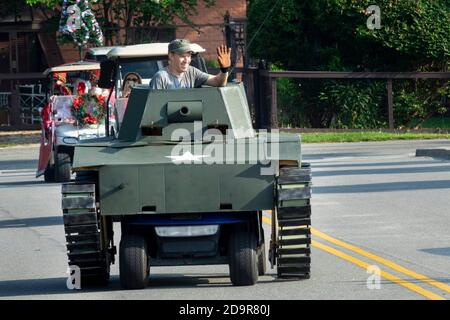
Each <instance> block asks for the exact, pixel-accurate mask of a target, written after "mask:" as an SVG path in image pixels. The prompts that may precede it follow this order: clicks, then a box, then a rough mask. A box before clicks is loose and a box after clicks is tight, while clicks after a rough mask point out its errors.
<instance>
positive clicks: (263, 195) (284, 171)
mask: <svg viewBox="0 0 450 320" xmlns="http://www.w3.org/2000/svg"><path fill="white" fill-rule="evenodd" d="M102 67H103V65H102ZM111 70H114V68H111V64H110V65H109V67H108V68H107V70H106V69H105V71H104V70H103V69H102V77H107V78H108V77H109V78H111V77H112V75H106V73H107V72H110V73H111V74H113V73H114V71H111ZM111 83H115V81H111ZM114 85H115V86H116V85H117V84H116V83H115V84H114ZM116 98H117V99H120V97H116ZM119 118H120V117H119ZM117 120H118V121H116V122H115V125H116V127H117V128H116V129H115V130H114V132H113V133H110V134H109V135H108V136H107V137H104V138H98V139H92V140H85V141H81V142H80V143H78V144H77V145H76V146H75V151H74V161H73V170H74V171H75V172H76V180H75V181H72V182H70V183H65V184H63V185H62V208H63V217H64V227H65V234H66V240H67V249H68V258H69V265H70V266H77V267H78V268H79V270H80V272H81V280H82V283H87V282H89V281H91V280H93V281H96V282H100V283H107V282H108V279H109V273H110V271H109V270H110V265H111V264H112V263H114V262H115V255H116V251H117V250H116V246H115V244H114V237H113V235H114V232H113V231H114V228H113V226H114V222H120V226H121V240H120V245H119V269H120V282H121V285H122V287H123V288H126V289H140V288H144V287H145V286H146V285H147V283H148V281H149V274H150V270H151V268H153V267H162V266H180V265H213V264H226V265H229V270H230V278H231V282H232V283H233V285H237V286H242V285H254V284H255V283H256V282H257V279H258V276H259V275H263V274H264V273H265V272H266V262H267V260H269V261H270V263H271V265H272V267H275V266H276V267H277V274H278V276H280V277H299V278H308V277H309V274H310V262H311V260H310V244H311V231H310V224H311V220H310V216H311V206H310V198H311V172H310V167H309V165H308V164H305V163H303V162H302V159H301V143H300V137H299V136H298V135H283V134H279V135H278V134H274V133H273V132H270V133H267V132H258V131H256V130H254V129H253V127H252V122H251V117H250V112H249V108H248V104H247V99H246V94H245V90H244V86H243V84H242V83H231V84H228V85H227V86H226V87H220V88H215V87H202V88H195V89H183V90H152V89H150V88H149V87H148V86H146V85H137V86H134V87H133V89H132V90H131V94H130V95H129V97H128V98H127V101H126V108H125V111H124V112H123V117H122V118H121V119H117ZM264 210H271V211H267V212H266V213H265V214H263V211H264ZM267 213H268V214H271V215H272V216H271V219H268V218H267V217H266V216H265V215H267ZM269 220H270V223H271V233H272V234H271V239H270V244H269V250H268V258H266V256H267V252H266V246H265V243H266V240H265V237H264V230H263V221H266V222H267V221H269Z"/></svg>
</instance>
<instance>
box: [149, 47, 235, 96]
mask: <svg viewBox="0 0 450 320" xmlns="http://www.w3.org/2000/svg"><path fill="white" fill-rule="evenodd" d="M192 53H193V50H192V48H191V43H190V42H189V40H185V39H176V40H173V41H172V42H170V43H169V65H168V66H167V67H165V68H164V69H162V70H160V71H159V72H157V73H156V74H155V75H154V77H153V78H152V81H151V82H150V88H152V89H183V88H199V87H201V86H202V85H207V86H212V87H224V86H226V84H227V79H228V69H229V68H230V66H231V58H230V56H231V48H227V47H226V46H224V45H221V46H220V47H217V61H218V62H219V65H220V73H219V74H217V75H211V74H208V73H205V72H202V71H200V70H199V69H197V68H195V67H193V66H191V65H190V63H191V56H192Z"/></svg>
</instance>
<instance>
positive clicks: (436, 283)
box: [311, 228, 450, 293]
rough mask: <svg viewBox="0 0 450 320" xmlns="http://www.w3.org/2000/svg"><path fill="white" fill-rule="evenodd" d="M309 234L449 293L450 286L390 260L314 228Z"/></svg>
mask: <svg viewBox="0 0 450 320" xmlns="http://www.w3.org/2000/svg"><path fill="white" fill-rule="evenodd" d="M311 233H312V234H313V235H315V236H317V237H320V238H322V239H324V240H327V241H329V242H331V243H334V244H335V245H337V246H340V247H342V248H345V249H348V250H350V251H353V252H356V253H358V254H360V255H362V256H364V257H366V258H369V259H372V260H374V261H376V262H379V263H381V264H384V265H385V266H387V267H389V268H391V269H393V270H395V271H398V272H400V273H403V274H405V275H407V276H409V277H412V278H415V279H417V280H419V281H422V282H424V283H427V284H429V285H432V286H434V287H436V288H439V289H441V290H443V291H445V292H448V293H450V286H449V285H447V284H445V283H442V282H439V281H436V280H434V279H431V278H429V277H427V276H424V275H423V274H420V273H417V272H414V271H412V270H409V269H407V268H405V267H402V266H400V265H398V264H397V263H395V262H392V261H390V260H387V259H384V258H382V257H379V256H376V255H374V254H373V253H370V252H367V251H365V250H363V249H361V248H358V247H356V246H354V245H351V244H349V243H346V242H343V241H341V240H338V239H336V238H333V237H331V236H329V235H327V234H325V233H323V232H322V231H319V230H317V229H315V228H311Z"/></svg>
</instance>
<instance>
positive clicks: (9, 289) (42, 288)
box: [0, 278, 74, 298]
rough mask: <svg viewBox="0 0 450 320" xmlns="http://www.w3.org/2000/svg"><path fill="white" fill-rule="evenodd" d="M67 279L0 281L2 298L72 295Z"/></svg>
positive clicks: (0, 295)
mask: <svg viewBox="0 0 450 320" xmlns="http://www.w3.org/2000/svg"><path fill="white" fill-rule="evenodd" d="M66 281H67V278H46V279H22V280H5V281H0V297H2V298H6V297H9V298H11V297H22V296H35V295H56V294H71V293H73V292H74V291H72V290H69V289H67V286H66Z"/></svg>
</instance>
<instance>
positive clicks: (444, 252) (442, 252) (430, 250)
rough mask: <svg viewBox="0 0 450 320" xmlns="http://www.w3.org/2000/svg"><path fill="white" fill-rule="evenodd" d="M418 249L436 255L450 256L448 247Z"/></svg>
mask: <svg viewBox="0 0 450 320" xmlns="http://www.w3.org/2000/svg"><path fill="white" fill-rule="evenodd" d="M419 251H422V252H426V253H430V254H435V255H438V256H447V257H450V247H446V248H427V249H420V250H419Z"/></svg>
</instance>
